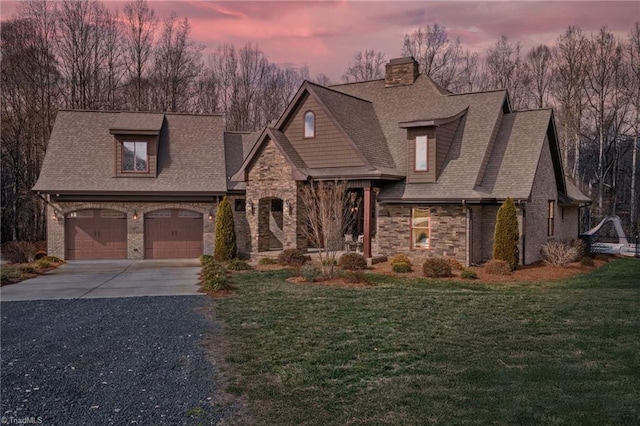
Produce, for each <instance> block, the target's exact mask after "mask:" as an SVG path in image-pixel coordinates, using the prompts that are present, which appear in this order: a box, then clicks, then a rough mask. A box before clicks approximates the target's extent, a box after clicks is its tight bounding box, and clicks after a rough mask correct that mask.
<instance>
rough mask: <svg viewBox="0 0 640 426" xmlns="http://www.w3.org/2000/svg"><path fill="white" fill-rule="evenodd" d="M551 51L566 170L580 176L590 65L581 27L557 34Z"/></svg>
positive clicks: (553, 92) (554, 88)
mask: <svg viewBox="0 0 640 426" xmlns="http://www.w3.org/2000/svg"><path fill="white" fill-rule="evenodd" d="M552 54H553V62H554V67H553V70H552V90H551V94H552V96H553V98H554V99H555V101H556V105H557V108H556V109H557V111H558V117H559V125H560V128H561V129H562V135H561V138H560V144H561V147H562V159H563V162H564V168H565V170H567V171H570V172H571V176H573V178H574V179H575V180H578V177H579V172H580V154H581V152H582V146H581V133H582V125H581V121H582V115H583V111H584V107H585V103H586V100H585V94H584V81H585V78H586V66H587V51H586V38H585V36H584V35H583V33H582V30H581V29H580V28H578V27H569V28H567V30H566V32H565V33H564V34H563V35H561V36H560V37H558V40H557V44H556V47H555V48H554V49H553V51H552ZM570 154H572V155H570Z"/></svg>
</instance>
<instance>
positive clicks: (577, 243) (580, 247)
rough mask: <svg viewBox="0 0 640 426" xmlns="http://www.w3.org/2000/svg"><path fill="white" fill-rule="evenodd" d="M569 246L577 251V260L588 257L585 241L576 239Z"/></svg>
mask: <svg viewBox="0 0 640 426" xmlns="http://www.w3.org/2000/svg"><path fill="white" fill-rule="evenodd" d="M571 245H572V246H573V247H575V248H576V250H577V251H578V259H582V258H583V257H586V256H589V247H587V243H586V241H585V240H583V239H581V238H578V239H577V240H573V241H571Z"/></svg>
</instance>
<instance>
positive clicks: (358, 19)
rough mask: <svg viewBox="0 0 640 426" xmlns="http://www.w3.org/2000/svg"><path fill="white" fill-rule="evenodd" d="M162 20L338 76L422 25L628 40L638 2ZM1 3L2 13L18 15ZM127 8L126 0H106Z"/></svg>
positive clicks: (406, 7)
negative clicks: (571, 29)
mask: <svg viewBox="0 0 640 426" xmlns="http://www.w3.org/2000/svg"><path fill="white" fill-rule="evenodd" d="M150 3H151V6H152V7H153V9H154V10H155V11H156V14H157V15H158V16H159V17H160V18H161V19H162V18H164V17H166V16H167V15H168V14H169V13H170V12H171V11H175V12H176V13H177V14H178V16H179V17H187V18H189V21H190V22H191V24H192V37H193V38H194V40H196V41H197V42H199V43H202V44H203V45H205V46H206V48H207V49H206V52H210V51H214V50H215V49H216V47H217V46H218V45H220V44H223V43H232V44H234V45H236V46H237V47H240V46H242V45H244V44H245V43H246V42H252V43H254V44H257V45H259V47H260V48H261V49H262V50H263V51H264V53H265V55H266V56H267V58H268V59H269V60H270V61H271V62H275V63H278V64H294V65H296V66H303V65H307V66H309V68H310V69H311V74H312V76H313V75H315V74H317V73H320V72H322V73H324V74H327V75H328V76H330V77H331V78H332V79H333V80H335V81H337V80H339V78H340V76H341V75H342V73H343V72H344V70H345V69H346V68H347V67H348V66H349V65H350V63H351V62H352V60H353V57H354V55H355V53H356V52H358V51H360V50H364V49H375V50H376V51H380V52H383V53H384V54H385V55H386V58H387V59H390V58H393V57H397V56H399V54H400V51H401V48H402V40H403V37H404V35H405V34H407V33H410V32H412V31H413V30H415V29H416V28H417V27H419V26H423V27H424V26H426V25H428V24H434V23H436V22H437V23H439V24H444V25H445V26H446V27H447V30H448V33H449V36H450V38H456V37H459V38H460V42H461V44H462V46H463V48H465V49H470V50H472V51H477V52H480V53H482V52H484V50H486V49H487V48H488V47H490V46H491V45H493V44H494V43H495V42H496V40H497V39H498V37H500V35H502V34H504V35H506V36H507V37H509V40H510V41H512V42H516V41H519V42H521V44H522V45H523V49H524V50H525V51H526V50H528V49H529V48H531V47H533V46H535V45H537V44H540V43H546V44H549V45H553V44H554V43H555V40H556V39H557V37H558V36H559V35H561V34H562V33H563V32H564V31H565V30H566V28H567V27H568V26H570V25H578V26H580V27H581V28H582V29H583V30H584V31H585V33H587V34H588V33H591V32H596V31H598V29H599V28H600V27H602V26H607V28H608V29H609V30H610V31H612V32H613V33H614V34H616V35H618V36H621V37H625V36H626V34H627V33H628V32H629V31H630V30H631V28H632V26H633V23H634V21H636V20H638V19H639V18H638V17H639V16H640V13H639V12H640V7H639V6H638V3H637V2H632V1H618V2H616V1H613V2H611V1H554V2H551V1H546V2H538V1H482V2H479V1H478V2H474V1H471V2H470V1H447V2H445V1H426V2H425V1H413V2H392V1H374V2H367V1H338V2H336V1H326V2H325V1H279V2H267V1H151V2H150ZM15 4H16V2H14V1H5V0H3V1H2V4H1V6H0V7H1V9H0V17H1V18H2V19H7V18H9V17H10V16H11V15H12V14H13V13H14V12H15ZM105 4H106V5H107V7H109V8H111V9H119V10H122V8H123V7H124V4H125V2H123V1H108V2H106V3H105Z"/></svg>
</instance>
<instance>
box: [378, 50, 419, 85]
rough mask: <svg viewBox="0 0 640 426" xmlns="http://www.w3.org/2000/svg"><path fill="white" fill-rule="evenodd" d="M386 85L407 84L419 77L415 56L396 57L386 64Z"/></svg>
mask: <svg viewBox="0 0 640 426" xmlns="http://www.w3.org/2000/svg"><path fill="white" fill-rule="evenodd" d="M385 73H386V75H385V77H384V87H395V86H407V85H410V84H413V82H414V81H416V78H418V62H416V60H415V59H413V56H409V57H405V58H395V59H392V60H390V61H389V63H388V64H387V65H386V66H385Z"/></svg>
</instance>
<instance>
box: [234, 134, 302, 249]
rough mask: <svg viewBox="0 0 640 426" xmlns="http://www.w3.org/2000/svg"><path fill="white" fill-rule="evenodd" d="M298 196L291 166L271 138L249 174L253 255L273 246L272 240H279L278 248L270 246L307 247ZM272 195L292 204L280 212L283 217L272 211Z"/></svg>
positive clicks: (249, 218) (247, 213)
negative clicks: (302, 236)
mask: <svg viewBox="0 0 640 426" xmlns="http://www.w3.org/2000/svg"><path fill="white" fill-rule="evenodd" d="M298 196H299V195H298V186H297V184H296V181H294V180H293V178H292V170H291V166H290V165H289V163H288V162H287V160H286V159H285V158H284V156H283V155H282V154H281V153H280V151H279V150H278V148H277V147H276V145H275V144H274V143H273V142H272V141H268V142H267V143H266V144H265V146H264V148H263V150H262V153H261V155H260V156H259V157H258V159H257V160H256V162H255V163H254V164H253V165H252V166H251V168H250V170H249V172H248V174H247V193H246V197H247V201H249V200H250V202H251V203H253V206H254V211H253V212H251V211H250V210H247V212H246V219H247V223H248V228H249V240H250V252H251V254H252V255H256V254H257V253H258V252H259V251H264V250H267V249H268V248H270V247H271V245H272V239H276V240H277V242H278V244H277V245H278V247H271V248H285V249H287V248H296V247H297V248H301V249H306V243H305V240H304V239H303V238H301V234H300V232H299V229H297V223H298V221H297V218H298V216H299V215H300V212H299V211H298V210H299V209H298V205H299V202H298V201H299V200H298ZM273 198H279V199H281V200H283V204H284V205H285V206H288V207H289V208H288V209H287V208H286V207H283V209H284V210H285V211H283V212H282V213H280V215H281V216H280V215H275V216H272V214H271V212H270V211H269V210H270V209H269V202H268V201H269V200H270V199H273ZM274 213H275V212H274ZM271 222H273V223H271ZM273 243H274V244H275V241H273Z"/></svg>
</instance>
